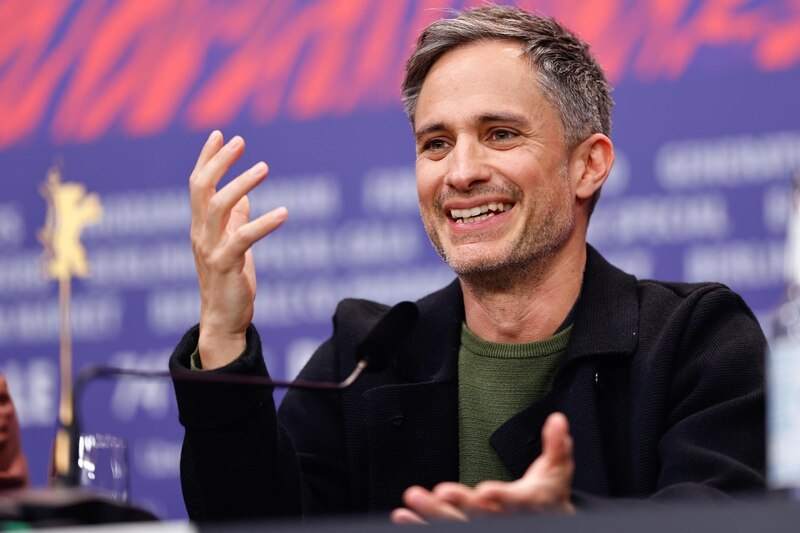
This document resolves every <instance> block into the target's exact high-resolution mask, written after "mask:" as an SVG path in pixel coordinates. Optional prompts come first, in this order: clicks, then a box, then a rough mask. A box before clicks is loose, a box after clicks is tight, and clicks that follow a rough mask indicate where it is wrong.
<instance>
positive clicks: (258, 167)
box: [250, 161, 267, 175]
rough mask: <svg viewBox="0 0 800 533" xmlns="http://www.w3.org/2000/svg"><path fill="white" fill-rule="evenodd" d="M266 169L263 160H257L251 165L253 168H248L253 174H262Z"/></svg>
mask: <svg viewBox="0 0 800 533" xmlns="http://www.w3.org/2000/svg"><path fill="white" fill-rule="evenodd" d="M266 171H267V164H266V163H264V162H263V161H259V162H258V163H256V164H255V165H253V168H251V169H250V172H252V173H253V174H255V175H259V174H263V173H264V172H266Z"/></svg>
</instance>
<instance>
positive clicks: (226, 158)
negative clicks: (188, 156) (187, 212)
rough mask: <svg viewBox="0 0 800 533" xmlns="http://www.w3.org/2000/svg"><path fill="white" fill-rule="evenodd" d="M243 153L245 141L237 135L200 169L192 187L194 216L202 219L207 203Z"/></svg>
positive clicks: (191, 195) (192, 182)
mask: <svg viewBox="0 0 800 533" xmlns="http://www.w3.org/2000/svg"><path fill="white" fill-rule="evenodd" d="M242 152H244V139H242V138H241V137H240V136H238V135H237V136H235V137H234V138H233V139H231V140H230V141H228V143H227V144H226V145H225V146H223V147H222V148H220V149H219V150H218V151H217V152H216V153H215V154H214V155H213V156H212V157H211V159H209V160H208V161H207V162H206V164H204V165H203V166H202V167H200V169H199V170H198V171H197V174H196V175H195V176H194V178H193V179H192V181H191V185H190V197H191V203H192V215H193V216H200V217H202V216H203V215H204V214H205V213H204V211H205V203H206V202H208V200H209V198H211V196H212V195H213V194H214V192H215V191H216V187H217V184H218V183H219V181H220V180H221V179H222V176H224V175H225V172H227V171H228V169H229V168H230V167H231V165H232V164H233V163H234V162H235V161H236V160H237V159H239V157H241V155H242Z"/></svg>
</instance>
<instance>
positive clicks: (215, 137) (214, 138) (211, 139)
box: [206, 130, 221, 144]
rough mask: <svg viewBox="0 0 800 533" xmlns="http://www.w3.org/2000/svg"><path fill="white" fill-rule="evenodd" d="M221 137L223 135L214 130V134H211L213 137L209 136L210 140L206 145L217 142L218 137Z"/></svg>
mask: <svg viewBox="0 0 800 533" xmlns="http://www.w3.org/2000/svg"><path fill="white" fill-rule="evenodd" d="M219 135H221V134H220V132H219V130H214V131H212V132H211V135H209V136H208V140H207V141H206V144H208V143H210V142H212V141H216V140H217V137H218V136H219Z"/></svg>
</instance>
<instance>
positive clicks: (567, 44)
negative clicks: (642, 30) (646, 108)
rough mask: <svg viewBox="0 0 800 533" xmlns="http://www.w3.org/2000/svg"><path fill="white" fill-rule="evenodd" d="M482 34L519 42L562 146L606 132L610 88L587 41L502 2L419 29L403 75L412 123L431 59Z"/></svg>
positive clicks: (482, 37)
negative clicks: (558, 125) (552, 112)
mask: <svg viewBox="0 0 800 533" xmlns="http://www.w3.org/2000/svg"><path fill="white" fill-rule="evenodd" d="M486 40H511V41H517V42H519V43H520V44H521V45H522V49H523V53H524V54H525V55H526V56H527V57H528V59H529V60H530V61H531V64H532V65H533V66H534V67H535V69H536V72H537V74H538V80H539V88H540V89H541V90H542V92H543V94H544V95H545V97H546V98H547V99H548V101H549V102H550V103H551V104H552V105H553V106H554V107H555V109H556V111H557V113H558V115H559V117H560V118H561V122H562V124H563V126H564V135H565V143H566V146H567V148H568V149H572V148H574V147H575V146H577V145H578V144H579V143H581V142H582V141H584V140H585V139H586V138H588V137H589V136H590V135H592V134H594V133H603V134H605V135H610V134H611V110H612V109H613V107H614V102H613V101H612V99H611V88H610V86H609V85H608V82H607V81H606V76H605V74H604V73H603V69H602V68H600V65H599V64H598V63H597V61H596V60H595V58H594V57H593V56H592V54H591V52H590V51H589V45H588V44H587V43H585V42H584V41H582V40H581V39H579V38H578V37H577V36H575V35H574V34H573V33H571V32H570V31H569V30H567V29H566V28H565V27H563V26H562V25H561V24H559V23H558V22H556V21H555V20H553V19H551V18H548V17H540V16H536V15H533V14H531V13H528V12H527V11H525V10H523V9H520V8H516V7H508V6H491V7H481V8H477V9H470V10H467V11H463V12H460V13H457V16H456V17H455V18H451V19H441V20H438V21H436V22H434V23H433V24H431V25H430V26H428V27H427V28H425V30H423V32H422V34H420V36H419V39H418V40H417V45H416V47H415V49H414V52H413V53H412V54H411V57H410V58H409V59H408V61H407V62H406V74H405V79H404V80H403V107H404V109H405V112H406V115H408V118H409V119H410V120H411V124H412V125H413V124H414V119H415V117H416V111H417V99H418V98H419V93H420V90H421V89H422V84H423V82H424V81H425V77H426V76H427V75H428V71H430V69H431V67H432V66H433V64H434V63H435V62H436V61H437V60H438V59H439V58H440V57H441V56H442V55H443V54H445V53H446V52H448V51H450V50H452V49H454V48H456V47H459V46H462V45H465V44H469V43H474V42H479V41H486Z"/></svg>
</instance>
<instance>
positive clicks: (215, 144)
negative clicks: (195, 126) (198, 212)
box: [189, 130, 225, 210]
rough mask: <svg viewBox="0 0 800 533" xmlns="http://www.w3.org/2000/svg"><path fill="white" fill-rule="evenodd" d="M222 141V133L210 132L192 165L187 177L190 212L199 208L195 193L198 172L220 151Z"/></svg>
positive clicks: (217, 131)
mask: <svg viewBox="0 0 800 533" xmlns="http://www.w3.org/2000/svg"><path fill="white" fill-rule="evenodd" d="M224 141H225V139H224V138H223V136H222V132H220V131H219V130H214V131H212V132H211V135H209V137H208V139H207V140H206V143H205V144H204V145H203V148H202V150H200V155H199V156H198V157H197V161H196V162H195V164H194V169H192V173H191V174H190V175H189V199H190V202H191V207H192V210H194V209H195V208H197V207H200V206H199V205H198V194H197V193H196V191H197V190H198V189H197V187H196V184H197V176H198V175H199V174H200V170H201V169H202V168H203V167H204V166H206V164H207V163H208V161H209V160H210V159H211V158H212V157H213V156H214V155H216V153H217V152H219V151H220V149H221V148H222V145H223V142H224Z"/></svg>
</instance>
